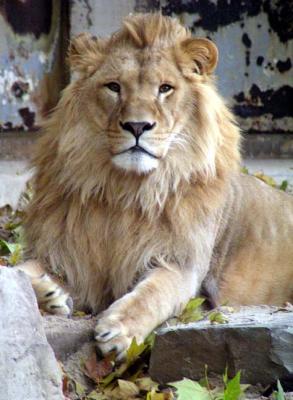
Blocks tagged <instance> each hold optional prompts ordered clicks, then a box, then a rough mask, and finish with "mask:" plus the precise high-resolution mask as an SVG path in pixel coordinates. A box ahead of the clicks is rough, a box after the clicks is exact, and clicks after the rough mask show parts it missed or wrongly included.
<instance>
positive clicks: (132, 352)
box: [126, 337, 147, 365]
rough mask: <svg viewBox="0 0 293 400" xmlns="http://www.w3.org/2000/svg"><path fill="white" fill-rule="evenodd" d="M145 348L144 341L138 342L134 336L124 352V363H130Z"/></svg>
mask: <svg viewBox="0 0 293 400" xmlns="http://www.w3.org/2000/svg"><path fill="white" fill-rule="evenodd" d="M146 348H147V345H146V344H145V343H140V344H138V343H137V341H136V338H135V337H134V338H133V339H132V342H131V344H130V346H129V348H128V349H127V352H126V363H127V364H128V365H130V364H132V363H133V362H134V361H135V360H136V359H137V358H138V357H139V356H140V355H141V353H142V352H143V351H144V350H145V349H146Z"/></svg>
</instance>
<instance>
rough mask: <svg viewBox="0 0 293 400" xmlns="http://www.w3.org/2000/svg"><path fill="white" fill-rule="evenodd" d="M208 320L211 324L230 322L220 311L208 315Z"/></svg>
mask: <svg viewBox="0 0 293 400" xmlns="http://www.w3.org/2000/svg"><path fill="white" fill-rule="evenodd" d="M208 319H209V321H210V322H211V324H226V323H227V322H228V318H227V317H226V316H225V315H224V314H222V313H221V312H220V311H217V310H216V311H212V312H211V313H210V314H209V315H208Z"/></svg>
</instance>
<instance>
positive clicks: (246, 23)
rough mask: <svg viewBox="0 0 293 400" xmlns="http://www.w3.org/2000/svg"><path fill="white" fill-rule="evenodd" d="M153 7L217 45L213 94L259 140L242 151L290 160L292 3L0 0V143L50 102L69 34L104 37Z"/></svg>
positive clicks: (61, 75)
mask: <svg viewBox="0 0 293 400" xmlns="http://www.w3.org/2000/svg"><path fill="white" fill-rule="evenodd" d="M158 9H161V10H162V12H163V13H164V14H168V15H174V16H177V17H178V18H179V19H180V20H181V21H182V22H183V23H184V24H185V25H186V26H189V27H190V28H191V29H192V31H193V32H194V34H196V35H203V36H207V37H209V38H211V39H212V40H214V41H215V43H216V44H217V46H218V47H219V50H220V61H219V66H218V68H217V71H216V72H217V75H218V86H219V89H220V91H221V93H222V94H223V96H225V98H226V99H227V100H228V102H229V104H230V105H231V107H232V108H233V109H234V111H235V113H236V114H237V116H238V119H239V122H240V125H241V128H242V129H243V130H245V131H247V132H249V133H258V134H260V135H248V137H249V140H248V141H247V147H246V148H247V149H248V153H249V154H252V153H254V154H257V155H258V156H263V155H266V156H284V157H290V154H291V155H292V154H293V139H292V138H293V136H291V135H290V133H292V132H293V127H292V110H293V107H292V104H293V98H292V97H293V95H292V86H293V75H292V54H293V41H292V37H293V7H292V6H291V1H290V0H241V1H240V0H0V136H1V140H4V141H7V140H8V141H9V139H10V138H12V134H11V131H12V130H15V129H18V128H20V129H21V130H33V129H34V128H35V127H36V126H37V124H38V121H39V120H40V119H41V118H42V116H43V115H46V113H47V112H48V110H49V109H50V108H51V107H52V106H54V105H55V104H56V102H57V100H58V96H59V93H60V89H61V88H62V87H63V86H64V85H65V84H66V79H67V77H66V67H65V63H64V59H65V54H66V46H67V45H68V36H69V37H73V36H75V35H76V34H78V33H80V32H83V31H89V32H91V33H92V34H95V35H101V36H106V35H109V34H111V33H112V32H113V31H115V30H117V29H118V28H119V26H120V24H121V20H122V19H123V17H124V16H126V15H128V14H129V13H130V12H138V11H140V12H145V11H150V10H158ZM68 22H69V24H70V32H69V33H68V32H67V26H68ZM1 130H2V131H7V133H6V134H3V133H2V134H1ZM24 136H25V134H24ZM6 138H7V140H6ZM5 143H6V142H5ZM6 147H7V146H6ZM10 147H11V146H10ZM0 156H1V149H0Z"/></svg>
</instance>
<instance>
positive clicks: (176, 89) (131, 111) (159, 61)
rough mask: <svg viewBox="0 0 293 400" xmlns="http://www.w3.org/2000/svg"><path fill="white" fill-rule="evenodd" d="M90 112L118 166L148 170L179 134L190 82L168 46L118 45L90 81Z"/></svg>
mask: <svg viewBox="0 0 293 400" xmlns="http://www.w3.org/2000/svg"><path fill="white" fill-rule="evenodd" d="M89 91H90V92H91V93H92V94H93V95H92V96H91V101H90V102H87V118H89V119H91V120H92V123H93V125H95V126H96V132H97V138H98V135H100V136H103V137H104V139H106V142H107V145H108V150H109V155H110V157H111V161H112V162H113V163H114V165H115V166H117V167H118V168H122V169H124V170H127V171H134V172H137V173H147V172H149V171H151V170H153V169H155V168H157V166H158V165H159V163H160V162H161V160H162V159H163V158H164V157H165V156H166V154H167V153H168V150H169V149H170V147H172V146H176V141H177V140H179V137H180V130H181V128H182V123H183V121H184V119H185V117H187V116H188V113H189V110H188V109H189V108H190V107H189V104H188V103H190V101H189V102H187V101H186V99H190V98H192V93H191V90H190V87H189V85H188V84H187V82H185V81H184V80H183V79H182V76H181V73H180V71H179V70H178V68H177V67H176V64H174V63H172V62H170V60H169V59H168V54H166V52H165V54H164V52H163V51H157V52H155V53H153V52H148V51H147V52H136V53H135V52H134V51H133V52H131V53H130V54H129V51H128V54H125V53H124V52H123V51H117V53H114V54H112V55H111V56H109V57H107V59H106V60H105V61H104V63H103V65H102V66H101V68H100V69H99V70H98V71H97V72H96V73H95V74H94V75H93V76H92V77H91V78H90V79H89V81H88V82H86V84H85V93H87V94H88V93H89Z"/></svg>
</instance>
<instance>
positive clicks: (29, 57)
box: [0, 0, 64, 132]
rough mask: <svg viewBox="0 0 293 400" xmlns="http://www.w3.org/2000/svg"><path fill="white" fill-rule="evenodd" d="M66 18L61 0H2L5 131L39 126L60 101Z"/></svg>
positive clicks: (0, 115) (0, 108)
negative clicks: (62, 13) (61, 51)
mask: <svg viewBox="0 0 293 400" xmlns="http://www.w3.org/2000/svg"><path fill="white" fill-rule="evenodd" d="M60 21H61V3H60V0H22V1H19V0H4V1H2V2H0V132H1V131H11V130H18V129H22V130H33V129H35V128H36V127H37V124H38V122H39V121H40V119H41V118H42V117H43V116H44V115H46V114H47V113H48V111H49V110H50V109H51V108H52V107H53V106H54V105H55V104H56V102H57V99H58V96H59V92H60V88H61V87H62V80H63V75H64V72H63V71H62V68H63V65H62V68H61V58H60V55H61V54H60V43H61V42H62V41H60V26H61V24H60Z"/></svg>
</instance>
